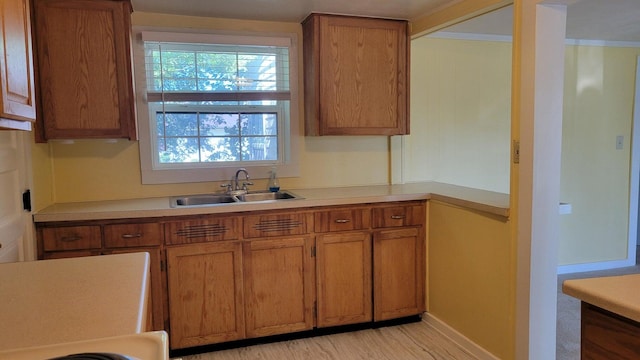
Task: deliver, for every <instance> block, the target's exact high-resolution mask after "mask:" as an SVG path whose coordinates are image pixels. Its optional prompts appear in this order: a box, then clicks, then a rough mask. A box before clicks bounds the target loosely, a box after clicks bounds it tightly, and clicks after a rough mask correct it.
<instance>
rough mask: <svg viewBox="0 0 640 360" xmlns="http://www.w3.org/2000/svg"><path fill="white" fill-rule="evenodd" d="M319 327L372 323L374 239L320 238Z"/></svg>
mask: <svg viewBox="0 0 640 360" xmlns="http://www.w3.org/2000/svg"><path fill="white" fill-rule="evenodd" d="M316 264H317V265H316V266H317V287H318V295H317V297H318V305H317V306H318V319H317V326H318V327H327V326H335V325H344V324H355V323H362V322H367V321H371V316H372V314H371V236H370V235H369V234H368V233H366V232H356V233H335V234H328V235H320V236H318V237H317V238H316Z"/></svg>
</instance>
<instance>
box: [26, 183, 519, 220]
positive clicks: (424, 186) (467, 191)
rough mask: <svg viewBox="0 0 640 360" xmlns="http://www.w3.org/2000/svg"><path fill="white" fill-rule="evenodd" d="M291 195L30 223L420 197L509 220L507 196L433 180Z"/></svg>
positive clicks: (97, 206)
mask: <svg viewBox="0 0 640 360" xmlns="http://www.w3.org/2000/svg"><path fill="white" fill-rule="evenodd" d="M286 190H289V189H286ZM290 191H291V192H293V193H295V194H297V195H299V196H302V197H303V198H304V199H299V200H280V201H275V202H252V203H233V204H223V205H213V206H205V207H185V208H171V207H170V205H169V203H170V201H169V199H170V197H168V196H167V197H158V198H146V199H127V200H110V201H92V202H78V203H60V204H54V205H52V206H49V207H47V208H45V209H43V210H40V211H38V212H37V213H36V214H34V216H33V218H34V221H35V222H49V221H80V220H102V219H117V218H143V217H164V216H180V215H199V214H216V213H232V212H243V211H256V210H274V209H295V208H305V207H316V206H333V205H349V204H363V203H378V202H389V201H407V200H425V199H430V200H438V201H443V202H447V203H450V204H453V205H457V206H462V207H466V208H470V209H474V210H478V211H483V212H487V213H490V214H494V215H499V216H504V217H508V216H509V195H508V194H502V193H496V192H491V191H486V190H478V189H471V188H466V187H462V186H455V185H448V184H442V183H434V182H425V183H416V184H404V185H378V186H356V187H343V188H325V189H291V190H290ZM176 195H187V194H176Z"/></svg>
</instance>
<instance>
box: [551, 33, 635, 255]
mask: <svg viewBox="0 0 640 360" xmlns="http://www.w3.org/2000/svg"><path fill="white" fill-rule="evenodd" d="M638 55H640V49H638V48H614V47H601V46H568V47H567V51H566V58H565V74H566V75H565V89H564V119H563V127H562V133H563V139H562V178H561V201H564V202H569V203H571V205H572V208H573V209H572V210H573V211H572V213H571V214H568V215H562V216H561V219H560V235H561V238H560V247H559V263H560V265H568V264H580V263H587V262H598V261H608V260H621V259H626V257H627V243H628V241H627V236H628V235H627V233H628V227H629V225H628V216H629V213H628V207H629V164H630V154H631V153H630V149H631V129H632V120H633V99H634V94H635V74H636V58H637V57H638ZM618 135H622V136H624V148H623V149H622V150H616V136H618Z"/></svg>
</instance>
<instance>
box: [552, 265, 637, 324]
mask: <svg viewBox="0 0 640 360" xmlns="http://www.w3.org/2000/svg"><path fill="white" fill-rule="evenodd" d="M562 292H564V293H565V294H567V295H569V296H573V297H575V298H578V299H580V300H581V301H583V302H586V303H589V304H591V305H595V306H597V307H600V308H602V309H605V310H608V311H611V312H613V313H616V314H618V315H622V316H624V317H626V318H629V319H631V320H635V321H638V322H640V274H633V275H620V276H607V277H598V278H589V279H574V280H565V281H564V282H563V283H562Z"/></svg>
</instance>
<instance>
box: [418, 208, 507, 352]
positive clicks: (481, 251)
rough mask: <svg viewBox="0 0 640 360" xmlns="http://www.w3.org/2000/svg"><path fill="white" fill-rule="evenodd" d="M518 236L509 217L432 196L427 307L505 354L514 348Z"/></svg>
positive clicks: (448, 322)
mask: <svg viewBox="0 0 640 360" xmlns="http://www.w3.org/2000/svg"><path fill="white" fill-rule="evenodd" d="M514 241H515V240H512V239H511V238H510V224H509V222H508V221H507V220H506V219H505V218H502V217H498V216H492V215H488V214H483V213H479V212H474V211H470V210H465V209H461V208H458V207H455V206H451V205H448V204H445V203H441V202H438V201H430V202H429V234H428V239H427V243H428V249H427V254H428V258H427V294H428V302H427V311H428V312H430V313H431V315H433V316H435V317H436V318H438V319H440V320H442V321H444V322H445V323H446V324H447V325H449V326H451V327H452V328H454V329H455V330H457V331H458V332H460V333H462V334H463V335H464V336H466V337H467V338H469V339H470V340H472V341H473V342H475V343H476V344H478V345H480V346H481V347H483V348H484V349H485V350H487V351H489V352H491V353H492V354H494V355H495V356H497V357H498V358H500V359H508V358H512V357H513V353H514V344H515V339H514V336H515V335H514V331H513V329H514V326H515V325H514V307H513V306H514V305H513V304H514V302H515V278H514V275H513V274H514V272H515V259H514V253H515V250H514V248H515V243H514Z"/></svg>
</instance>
